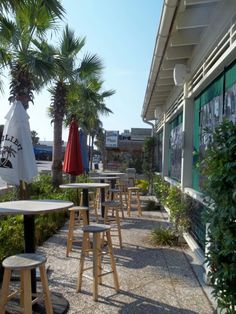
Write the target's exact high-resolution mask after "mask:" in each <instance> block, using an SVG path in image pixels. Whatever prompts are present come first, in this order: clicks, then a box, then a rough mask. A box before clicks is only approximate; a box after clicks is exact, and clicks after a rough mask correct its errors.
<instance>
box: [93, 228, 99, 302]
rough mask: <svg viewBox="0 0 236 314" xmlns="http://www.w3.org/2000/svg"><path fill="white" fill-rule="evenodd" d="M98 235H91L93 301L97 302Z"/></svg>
mask: <svg viewBox="0 0 236 314" xmlns="http://www.w3.org/2000/svg"><path fill="white" fill-rule="evenodd" d="M99 236H100V235H99V234H98V233H94V234H93V299H94V301H97V300H98V252H99Z"/></svg>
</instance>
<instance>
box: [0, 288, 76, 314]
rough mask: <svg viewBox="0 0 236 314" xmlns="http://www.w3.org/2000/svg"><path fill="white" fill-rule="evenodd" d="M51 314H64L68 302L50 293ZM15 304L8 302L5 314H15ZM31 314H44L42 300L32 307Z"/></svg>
mask: <svg viewBox="0 0 236 314" xmlns="http://www.w3.org/2000/svg"><path fill="white" fill-rule="evenodd" d="M51 300H52V307H53V314H64V313H67V312H68V310H69V306H70V305H69V302H68V301H67V300H66V299H65V298H64V297H63V296H62V294H60V293H56V292H51ZM15 306H16V303H15V302H13V301H10V302H8V304H7V311H6V314H11V313H15ZM33 314H46V310H45V306H44V302H43V300H40V301H39V302H38V303H37V304H35V305H34V306H33Z"/></svg>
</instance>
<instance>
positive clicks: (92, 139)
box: [90, 135, 94, 169]
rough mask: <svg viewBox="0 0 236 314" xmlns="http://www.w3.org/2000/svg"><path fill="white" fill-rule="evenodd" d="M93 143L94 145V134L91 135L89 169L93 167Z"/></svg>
mask: <svg viewBox="0 0 236 314" xmlns="http://www.w3.org/2000/svg"><path fill="white" fill-rule="evenodd" d="M93 145H94V136H93V135H92V136H91V157H90V158H91V161H90V163H91V164H90V165H91V169H93Z"/></svg>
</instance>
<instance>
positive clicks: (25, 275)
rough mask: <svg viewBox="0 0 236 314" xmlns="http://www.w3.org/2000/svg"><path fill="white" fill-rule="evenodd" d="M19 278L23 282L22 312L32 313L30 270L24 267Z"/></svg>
mask: <svg viewBox="0 0 236 314" xmlns="http://www.w3.org/2000/svg"><path fill="white" fill-rule="evenodd" d="M21 280H22V282H23V290H24V295H23V304H24V305H23V307H24V313H27V314H28V313H29V314H32V292H31V285H30V284H29V283H30V282H31V270H30V269H25V270H22V271H21Z"/></svg>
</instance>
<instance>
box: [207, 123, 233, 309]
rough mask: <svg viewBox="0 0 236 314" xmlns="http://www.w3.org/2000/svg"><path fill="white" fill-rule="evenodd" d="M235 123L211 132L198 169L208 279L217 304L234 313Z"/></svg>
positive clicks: (226, 124) (223, 124)
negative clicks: (205, 226) (205, 205)
mask: <svg viewBox="0 0 236 314" xmlns="http://www.w3.org/2000/svg"><path fill="white" fill-rule="evenodd" d="M235 158H236V125H235V124H233V123H232V122H229V121H226V120H224V121H223V122H222V123H221V124H220V125H219V126H218V127H217V128H216V129H215V132H214V133H213V142H212V144H211V146H210V147H209V148H208V149H207V151H206V157H205V159H204V164H203V167H201V168H202V171H203V175H205V176H206V177H207V178H208V180H206V182H205V184H204V191H205V193H206V194H207V196H209V197H210V199H211V200H212V201H210V203H209V205H211V206H209V209H208V212H207V217H206V218H207V222H208V223H209V228H208V238H209V242H208V252H207V258H206V261H207V263H208V264H209V266H210V273H209V279H210V282H211V283H212V285H213V294H214V296H215V297H217V300H218V306H219V307H220V308H221V309H224V310H226V311H225V312H226V313H236V159H235Z"/></svg>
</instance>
